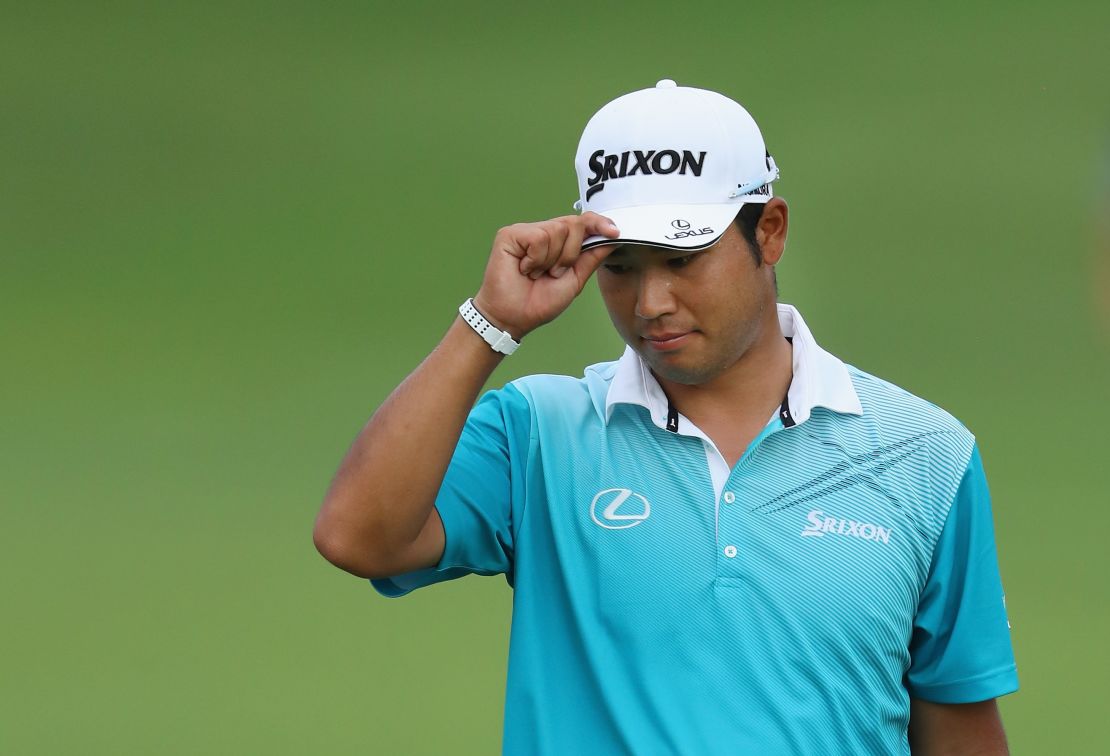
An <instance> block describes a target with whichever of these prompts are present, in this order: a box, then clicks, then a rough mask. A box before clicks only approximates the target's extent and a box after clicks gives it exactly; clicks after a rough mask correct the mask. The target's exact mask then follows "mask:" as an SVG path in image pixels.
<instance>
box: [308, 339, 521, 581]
mask: <svg viewBox="0 0 1110 756" xmlns="http://www.w3.org/2000/svg"><path fill="white" fill-rule="evenodd" d="M501 359H502V355H501V354H499V353H497V352H495V351H493V350H492V349H490V347H489V345H487V344H486V343H485V342H484V341H483V340H482V338H481V337H480V336H479V335H478V334H477V333H475V332H474V330H472V329H471V328H470V326H468V325H467V324H466V323H464V322H463V321H462V319H461V318H456V319H455V322H454V323H453V324H452V325H451V327H450V328H449V329H448V331H447V334H446V335H445V336H444V337H443V340H442V341H440V343H439V345H438V346H437V347H436V348H435V349H434V350H433V351H432V353H431V354H429V355H428V357H427V358H426V359H425V360H424V361H423V362H422V363H421V364H420V366H419V367H417V368H416V370H414V371H413V372H412V373H411V374H410V375H409V376H408V378H406V379H405V380H404V382H402V383H401V385H399V386H398V387H397V388H396V389H394V391H393V393H392V394H390V395H389V397H388V398H387V399H386V400H385V402H384V403H383V404H382V405H381V406H380V407H379V408H378V410H377V411H376V412H375V413H374V415H373V416H372V417H371V418H370V421H369V422H368V423H367V424H366V426H365V427H364V428H363V429H362V431H361V432H360V433H359V435H358V437H357V438H356V439H355V442H354V444H352V446H351V448H350V450H349V451H348V452H347V455H346V457H345V458H344V459H343V462H342V464H341V465H340V467H339V471H338V472H337V473H336V476H335V479H334V480H333V481H332V484H331V487H330V489H329V490H328V493H327V496H326V497H325V499H324V503H323V506H322V507H321V509H320V513H319V515H318V516H317V519H316V527H315V529H314V531H313V538H314V540H315V542H316V546H317V548H318V549H319V550H320V552H321V553H322V554H323V555H324V556H325V557H326V558H327V559H328V560H329V561H331V562H332V563H334V564H336V565H337V566H339V567H342V568H343V569H345V570H348V571H349V572H353V573H355V574H359V575H363V576H367V577H371V576H378V575H386V574H395V573H396V572H397V571H398V570H399V569H411V568H415V567H416V566H430V564H431V563H434V561H437V560H438V558H439V554H438V553H434V552H435V549H436V537H435V534H428V533H426V532H424V533H423V535H422V532H423V531H424V530H425V527H426V525H427V524H428V522H429V516H430V515H431V514H432V507H433V504H434V502H435V498H436V494H437V492H438V491H439V487H440V485H441V484H442V482H443V476H444V474H445V473H446V471H447V466H448V464H449V463H450V461H451V456H452V454H453V453H454V451H455V446H456V445H457V444H458V440H459V436H460V434H461V433H462V428H463V425H464V423H465V422H466V418H467V415H468V413H469V411H470V409H471V407H472V406H473V405H474V401H475V399H476V398H477V396H478V394H479V392H480V391H481V390H482V387H483V386H484V385H485V383H486V381H487V380H488V379H489V377H490V375H491V374H492V373H493V371H494V369H495V368H496V367H497V365H498V364H499V363H500V361H501ZM435 525H436V526H438V520H437V521H436V522H435ZM418 540H419V541H421V542H420V543H418ZM438 550H439V552H442V535H441V534H440V535H439V536H438ZM414 552H415V553H414ZM414 558H415V560H416V561H417V562H419V563H420V564H413V560H414Z"/></svg>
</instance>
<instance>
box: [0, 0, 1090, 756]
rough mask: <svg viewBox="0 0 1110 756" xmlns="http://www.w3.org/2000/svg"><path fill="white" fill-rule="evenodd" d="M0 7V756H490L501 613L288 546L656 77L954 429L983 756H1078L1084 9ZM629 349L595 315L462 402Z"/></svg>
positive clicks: (786, 275) (1086, 184)
mask: <svg viewBox="0 0 1110 756" xmlns="http://www.w3.org/2000/svg"><path fill="white" fill-rule="evenodd" d="M0 18H2V22H0V97H2V99H0V104H2V115H0V346H2V356H0V365H2V367H3V370H2V373H0V375H2V376H3V384H2V385H3V390H2V392H0V502H2V506H3V509H2V511H3V526H2V528H0V559H2V560H3V563H2V564H0V568H2V570H0V587H2V597H3V606H4V609H5V611H4V618H3V623H2V631H0V632H2V636H0V640H2V643H3V648H4V662H3V674H2V675H0V752H3V753H12V754H17V753H18V754H31V753H33V754H38V753H43V754H54V753H88V754H100V753H103V754H119V753H127V754H132V753H134V754H140V753H141V754H146V753H166V754H176V753H268V754H276V753H290V754H303V753H382V754H385V753H400V754H433V753H448V752H451V753H466V754H471V753H473V754H484V753H494V752H496V751H497V749H498V747H499V743H500V730H501V709H502V695H503V683H504V674H505V653H506V643H507V638H508V627H509V620H510V610H511V593H510V590H509V589H508V587H507V586H506V584H505V582H504V581H503V580H502V579H500V578H493V579H481V578H474V577H472V578H468V579H466V580H462V581H456V582H455V583H453V584H449V585H442V586H437V587H434V588H431V589H428V590H426V591H421V592H418V593H417V594H415V595H413V596H411V597H409V598H407V599H405V600H401V601H389V600H386V599H384V598H380V597H378V596H377V595H376V594H374V593H373V592H372V591H371V589H370V588H369V587H368V586H367V585H366V583H365V582H364V581H361V580H359V579H357V578H354V577H351V576H348V575H346V574H344V573H341V572H339V571H338V570H336V569H335V568H333V567H331V566H329V565H328V564H327V563H325V562H324V561H323V560H322V559H321V558H320V557H319V556H317V554H316V553H315V551H314V549H313V547H312V543H311V538H310V532H311V525H312V520H313V517H314V515H315V512H316V508H317V506H318V503H319V500H320V498H321V496H322V494H323V492H324V490H325V487H326V486H327V484H328V481H329V479H330V476H331V474H332V472H333V471H334V469H335V466H336V465H337V463H338V461H339V459H340V457H341V455H342V454H343V452H344V450H345V448H346V446H347V444H348V443H349V442H350V440H351V439H352V438H353V436H354V434H355V433H356V432H357V430H358V429H359V427H360V426H361V424H362V423H363V422H364V420H365V419H366V418H367V417H368V415H369V413H370V412H372V410H373V409H374V407H376V406H377V404H378V403H379V402H380V401H381V400H382V399H383V398H384V397H385V396H386V395H387V393H388V392H389V390H390V389H391V388H392V387H393V386H394V385H395V384H396V383H397V382H398V381H399V380H400V379H401V378H402V377H403V376H404V375H405V374H406V373H407V372H408V371H409V370H410V369H411V368H412V367H414V366H415V364H416V363H417V362H418V361H419V359H420V358H421V357H422V356H423V355H424V354H425V353H426V352H427V351H428V350H429V349H430V348H431V347H432V346H433V345H434V344H435V343H436V342H437V340H438V338H439V337H440V335H441V334H442V332H443V331H444V330H445V329H446V327H447V326H448V324H449V323H450V322H451V320H452V316H453V313H454V309H455V307H456V306H457V305H458V303H459V302H460V301H461V300H462V299H463V298H465V297H466V296H468V295H471V294H472V293H473V292H474V291H475V290H476V288H477V285H478V282H479V280H480V276H481V271H482V267H483V263H484V260H485V257H486V255H487V251H488V248H489V242H490V240H491V238H492V235H493V233H494V232H495V230H496V229H497V228H498V227H499V226H501V225H503V224H506V223H509V222H514V221H518V220H537V219H541V218H544V217H549V216H552V215H556V214H564V213H566V212H569V211H570V206H571V203H572V202H573V201H574V200H575V199H576V189H575V183H574V172H573V165H572V160H573V154H574V149H575V147H576V145H577V140H578V137H579V134H580V133H581V129H582V127H583V125H584V124H585V121H586V120H587V118H588V117H589V116H590V115H591V114H592V113H593V112H594V111H595V110H596V109H597V108H598V107H600V106H601V105H602V104H603V103H605V102H606V101H608V100H609V99H611V98H613V97H615V96H617V95H618V94H621V93H624V92H627V91H630V90H633V89H639V88H643V87H647V86H651V85H652V84H653V83H654V82H655V81H656V80H657V79H659V78H664V77H670V78H674V79H676V80H677V81H678V82H679V83H681V84H692V85H697V86H703V87H707V88H712V89H718V90H720V91H723V92H726V93H728V94H730V95H732V96H734V97H735V98H736V99H738V100H740V101H741V102H743V103H744V104H745V105H746V106H748V108H749V109H750V110H751V111H752V113H753V114H754V115H755V116H756V118H757V119H758V120H759V122H760V124H761V125H762V128H763V131H764V134H765V135H766V138H767V142H768V145H769V147H770V149H771V150H772V152H773V153H774V155H775V157H776V158H777V160H778V162H779V165H780V166H781V168H782V171H783V178H782V181H781V183H780V184H779V191H780V193H781V195H782V196H784V197H786V198H787V199H788V201H789V202H790V203H791V209H792V221H793V225H792V232H791V237H790V248H789V251H788V254H787V257H786V260H785V262H784V263H783V265H782V266H781V268H780V274H779V279H780V283H781V284H782V296H783V299H784V300H785V301H788V302H791V303H794V304H796V305H798V306H799V307H800V308H801V309H802V311H803V313H805V315H806V317H807V319H808V321H809V323H810V325H811V326H812V328H813V330H814V331H815V333H816V335H817V337H818V339H819V340H821V341H822V342H823V343H824V344H825V346H827V347H828V348H829V349H831V350H832V351H834V352H836V353H837V354H839V355H841V356H842V357H843V358H844V359H846V360H847V361H849V362H852V363H854V364H856V365H858V366H860V367H862V368H863V369H865V370H868V371H870V372H873V373H877V374H879V375H881V376H883V377H885V378H888V379H890V380H892V381H894V382H896V383H900V384H902V385H903V386H905V387H906V388H908V389H910V390H911V391H914V392H916V393H919V394H922V395H924V396H926V397H928V398H930V399H931V400H933V401H934V402H936V403H938V404H940V405H941V406H944V407H945V408H947V409H949V410H950V411H951V412H953V413H954V414H956V415H957V416H958V417H960V418H961V419H962V420H963V421H964V422H965V423H966V424H967V425H968V426H969V427H970V428H971V429H972V430H973V431H974V432H975V433H976V434H977V436H978V437H979V440H980V444H981V446H982V449H983V454H984V458H985V461H986V465H987V470H988V474H989V476H990V479H991V483H992V488H993V492H994V497H995V519H996V523H997V531H998V541H999V550H1000V555H1001V562H1002V569H1003V575H1004V578H1005V581H1006V586H1007V592H1008V596H1009V608H1010V615H1011V620H1012V622H1013V637H1014V644H1015V647H1016V651H1017V655H1018V662H1019V670H1020V675H1021V681H1022V686H1023V687H1022V690H1021V691H1020V692H1019V693H1018V694H1016V695H1014V696H1011V697H1008V698H1006V699H1005V700H1004V701H1003V702H1002V708H1003V714H1004V717H1005V721H1006V725H1007V729H1008V731H1009V735H1010V738H1011V744H1012V746H1013V748H1014V750H1015V752H1017V753H1093V752H1095V751H1099V750H1101V748H1103V747H1105V746H1104V745H1103V744H1104V743H1105V741H1106V738H1105V737H1104V735H1103V734H1102V733H1103V731H1104V728H1103V725H1104V721H1102V720H1103V719H1104V718H1105V714H1106V704H1105V702H1106V692H1105V681H1106V678H1107V676H1108V674H1110V664H1108V653H1107V651H1106V639H1107V635H1108V634H1110V606H1108V601H1107V596H1108V592H1107V589H1106V585H1105V579H1106V577H1105V574H1106V572H1107V567H1108V566H1110V565H1108V560H1107V558H1106V555H1105V547H1104V542H1105V537H1104V533H1105V531H1106V529H1107V528H1108V527H1110V511H1108V510H1110V508H1108V507H1107V504H1108V503H1110V495H1108V494H1107V491H1108V488H1110V485H1108V484H1110V464H1108V463H1107V460H1106V456H1107V454H1108V453H1110V441H1108V440H1107V437H1106V428H1107V422H1108V421H1110V407H1108V402H1107V400H1106V389H1107V386H1108V384H1110V324H1107V323H1105V322H1100V320H1099V317H1100V316H1099V313H1100V312H1102V313H1108V312H1110V306H1108V305H1107V298H1110V263H1108V260H1110V250H1107V249H1106V246H1107V245H1106V241H1107V239H1106V236H1105V235H1104V236H1102V237H1100V233H1103V234H1105V233H1106V229H1107V226H1106V224H1105V223H1104V221H1105V217H1106V212H1107V210H1108V208H1110V203H1108V201H1107V200H1108V192H1107V186H1108V183H1110V152H1108V150H1110V128H1108V126H1110V98H1108V97H1107V93H1108V84H1107V82H1108V79H1110V76H1108V74H1110V52H1108V50H1110V47H1108V46H1107V44H1106V30H1107V28H1110V5H1108V4H1106V3H1093V2H1092V3H1047V2H1040V3H1021V2H1016V3H1015V2H1011V3H1005V4H1003V3H985V2H966V1H965V2H958V3H933V4H930V5H928V7H925V6H924V5H923V4H917V5H913V6H910V5H904V6H903V5H900V4H893V3H862V2H854V3H853V2H843V3H839V4H835V5H834V4H825V3H812V4H806V3H789V4H787V3H761V4H743V3H733V4H725V3H700V4H698V3H687V4H685V5H678V4H663V3H656V2H652V3H641V4H637V5H624V6H622V5H619V4H607V3H593V4H588V5H578V6H574V5H561V6H556V5H550V4H543V5H537V6H535V7H533V6H532V5H531V4H527V3H509V2H505V3H495V2H487V3H481V4H465V3H464V4H447V3H442V4H440V3H426V2H410V3H405V4H401V3H389V4H384V3H375V2H369V3H366V2H361V3H355V2H348V3H327V4H323V3H309V2H302V3H254V4H245V3H213V4H201V3H197V2H189V3H186V2H180V3H169V2H162V3H157V2H156V3H149V2H148V3H116V2H105V3H74V4H69V5H62V4H55V3H42V4H39V3H35V4H32V3H22V4H18V5H16V4H10V5H9V7H7V8H6V9H5V10H4V11H3V13H2V16H0ZM1100 224H1101V225H1100ZM1100 229H1101V231H1100ZM1100 239H1101V240H1100ZM1100 255H1101V256H1102V257H1100ZM1100 287H1101V288H1102V290H1101V291H1100ZM620 347H621V345H620V343H619V341H618V339H617V337H616V336H615V334H614V333H613V332H612V328H611V326H610V325H609V323H608V320H607V318H606V316H605V315H604V311H603V308H602V307H601V305H600V301H599V299H598V296H597V294H596V291H595V290H594V288H593V287H592V286H591V287H590V288H589V289H588V290H587V293H586V295H584V296H583V297H582V298H581V300H580V301H578V302H577V303H576V304H575V305H574V307H573V308H572V309H571V310H570V311H569V312H568V313H567V314H566V315H565V316H564V317H563V318H562V319H561V320H559V321H558V322H557V323H555V324H554V325H552V326H550V327H548V328H547V329H545V330H543V331H541V332H538V333H536V334H534V335H533V336H531V337H529V339H528V341H527V342H526V344H525V346H524V348H523V349H522V350H521V351H520V352H518V354H517V355H516V356H514V357H513V358H512V359H511V360H507V361H506V362H505V363H504V365H503V367H502V368H501V370H500V371H499V373H498V374H497V376H495V381H494V383H495V384H497V385H500V384H501V383H503V382H505V381H507V380H509V379H511V378H513V377H515V376H517V375H520V374H525V373H530V372H538V371H544V372H569V373H572V374H579V373H580V371H581V367H582V366H583V365H584V364H587V363H590V362H596V361H600V360H605V359H611V358H613V357H615V356H616V355H617V354H619V351H620Z"/></svg>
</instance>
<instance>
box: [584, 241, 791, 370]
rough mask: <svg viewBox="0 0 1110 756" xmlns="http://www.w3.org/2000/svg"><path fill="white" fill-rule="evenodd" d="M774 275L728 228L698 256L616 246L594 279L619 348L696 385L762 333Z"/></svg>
mask: <svg viewBox="0 0 1110 756" xmlns="http://www.w3.org/2000/svg"><path fill="white" fill-rule="evenodd" d="M773 275H774V274H773V269H772V268H771V267H770V266H767V265H762V266H759V265H757V264H756V261H755V258H754V256H753V255H752V253H751V251H750V250H749V248H748V244H747V242H746V241H745V240H744V237H743V236H742V235H741V234H740V232H739V231H738V230H737V229H736V227H735V225H730V226H729V229H728V231H727V232H725V234H724V235H723V236H722V237H721V239H720V240H719V241H718V242H717V243H716V244H714V245H713V246H712V247H709V248H708V249H705V250H701V251H698V252H681V251H674V250H667V249H662V248H660V247H648V246H639V245H634V246H628V245H625V246H621V247H619V248H618V249H616V250H615V251H613V253H612V254H610V255H609V257H608V258H606V260H605V262H604V263H603V264H602V266H601V269H600V270H599V271H598V273H597V279H598V286H599V287H600V289H601V296H602V298H603V299H604V300H605V306H606V307H607V308H608V310H609V317H610V318H611V319H612V321H613V325H614V326H616V329H617V332H618V333H620V335H621V337H622V338H623V339H624V341H625V343H627V344H628V345H630V346H631V347H632V348H633V349H634V350H636V352H637V353H638V354H639V355H640V356H641V357H642V358H643V359H644V361H645V362H646V363H647V364H648V365H649V366H650V367H651V369H652V371H653V372H654V373H655V374H656V375H657V376H658V377H660V378H662V379H665V380H668V381H672V382H675V383H682V384H687V385H697V384H704V383H707V382H709V381H711V380H712V379H714V378H716V377H717V376H719V375H721V374H722V373H723V372H724V371H726V370H727V369H728V368H730V367H732V366H733V365H734V364H736V362H737V360H739V359H740V358H741V357H743V356H744V353H745V352H747V351H748V349H750V348H751V346H752V345H753V344H754V343H756V341H757V340H758V339H759V338H760V337H761V336H762V335H763V329H764V326H765V324H766V323H767V322H768V309H770V310H771V311H772V312H773V311H774V302H775V295H774V278H773ZM776 317H777V316H776Z"/></svg>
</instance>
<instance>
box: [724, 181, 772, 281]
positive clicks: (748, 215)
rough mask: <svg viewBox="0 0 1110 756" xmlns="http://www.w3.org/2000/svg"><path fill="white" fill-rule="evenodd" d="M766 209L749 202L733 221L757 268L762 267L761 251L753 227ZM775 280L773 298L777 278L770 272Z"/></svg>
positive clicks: (758, 203) (759, 203)
mask: <svg viewBox="0 0 1110 756" xmlns="http://www.w3.org/2000/svg"><path fill="white" fill-rule="evenodd" d="M764 207H766V205H764V204H763V203H762V202H749V203H748V204H746V205H744V206H743V207H741V208H740V212H738V213H737V214H736V219H735V220H734V221H733V222H734V223H735V224H736V228H737V229H739V230H740V235H741V236H743V237H744V241H746V242H747V243H748V250H749V251H750V252H751V253H752V257H754V258H755V266H756V267H757V268H758V267H759V266H761V265H763V250H762V249H760V248H759V240H757V239H756V238H755V227H756V226H758V225H759V219H760V218H762V217H763V208H764ZM772 273H773V274H774V278H775V296H776V297H777V296H778V293H779V277H778V274H777V272H776V271H772Z"/></svg>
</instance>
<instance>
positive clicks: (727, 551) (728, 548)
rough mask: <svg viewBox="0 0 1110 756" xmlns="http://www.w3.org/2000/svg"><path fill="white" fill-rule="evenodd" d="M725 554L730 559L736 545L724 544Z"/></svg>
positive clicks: (734, 552) (734, 554)
mask: <svg viewBox="0 0 1110 756" xmlns="http://www.w3.org/2000/svg"><path fill="white" fill-rule="evenodd" d="M725 556H727V557H728V558H729V559H732V558H733V557H734V556H736V547H735V546H725Z"/></svg>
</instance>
